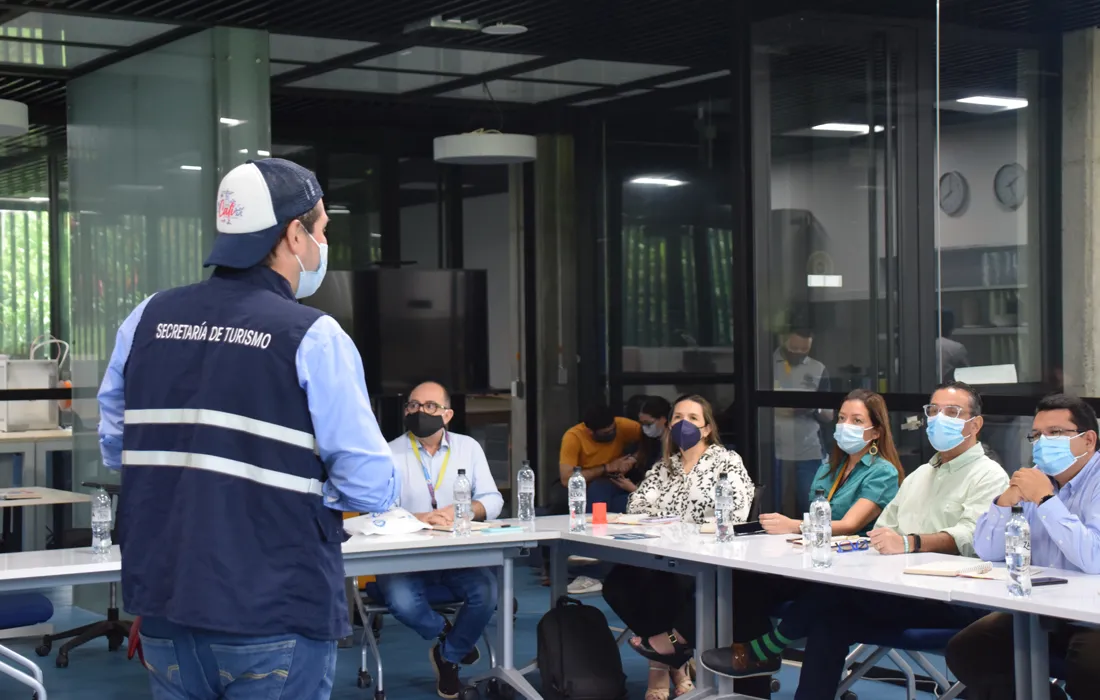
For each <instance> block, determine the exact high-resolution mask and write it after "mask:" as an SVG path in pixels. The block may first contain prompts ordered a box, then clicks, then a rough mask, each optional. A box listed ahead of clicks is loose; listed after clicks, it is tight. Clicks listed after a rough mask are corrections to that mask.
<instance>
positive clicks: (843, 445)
mask: <svg viewBox="0 0 1100 700" xmlns="http://www.w3.org/2000/svg"><path fill="white" fill-rule="evenodd" d="M833 436H834V437H835V438H836V446H835V447H834V448H833V452H832V454H831V455H830V456H829V459H827V460H826V461H825V462H823V463H822V465H821V467H820V468H818V470H817V475H816V476H815V477H814V482H813V485H812V486H811V487H810V498H811V499H812V498H813V497H814V494H815V492H816V490H817V489H819V488H820V489H824V490H825V495H826V497H827V498H828V499H829V503H830V505H831V506H832V511H833V534H834V535H855V534H862V533H864V532H866V531H867V530H869V529H870V527H871V525H872V524H873V523H874V522H875V520H876V519H878V516H879V514H880V513H882V509H883V508H885V507H886V504H887V503H889V502H890V501H891V500H893V498H894V495H895V494H897V492H898V487H899V486H900V485H901V480H902V479H903V478H904V477H905V472H904V471H903V470H902V468H901V460H899V459H898V451H897V448H895V447H894V439H893V436H892V435H891V433H890V423H889V413H888V412H887V410H886V401H884V400H883V398H882V397H881V396H879V395H878V394H876V393H874V392H873V391H865V390H863V389H857V390H856V391H853V392H852V393H850V394H848V396H847V397H845V399H844V404H843V405H842V406H841V407H840V412H839V413H838V414H837V425H836V432H834V434H833ZM760 524H761V525H763V526H764V529H765V530H767V531H768V532H769V533H771V534H782V535H787V534H798V533H799V532H800V531H801V525H802V521H801V520H795V519H794V518H788V517H787V516H785V515H781V514H779V513H765V514H763V515H761V516H760ZM813 586H814V584H812V583H809V582H806V581H799V580H797V579H792V578H784V577H781V576H769V575H767V574H758V573H755V572H748V571H738V572H736V574H735V575H734V577H733V618H734V639H738V640H743V641H740V642H735V643H734V644H733V645H732V646H730V647H723V648H719V649H710V650H708V651H705V652H703V657H702V659H703V666H705V667H706V668H708V669H711V670H713V671H717V672H719V673H722V674H725V675H728V676H733V677H734V678H736V679H738V680H737V682H736V683H734V692H736V693H742V694H746V695H751V696H756V697H768V694H769V692H770V688H769V684H770V681H771V675H772V674H774V673H777V672H778V671H779V665H780V661H781V658H782V654H783V650H784V649H785V648H786V647H787V645H789V644H790V643H791V642H792V641H793V640H796V639H800V638H801V637H804V636H805V633H806V627H807V625H808V624H809V621H810V620H812V619H813V611H814V609H815V607H814V606H815V605H816V602H815V598H814V596H813V590H812V587H813ZM788 602H789V603H790V605H788V606H787V608H786V610H785V612H783V619H782V620H781V621H780V622H779V623H778V624H776V625H773V624H772V621H771V616H772V614H774V613H777V612H778V611H779V609H780V608H779V606H780V605H781V604H782V603H788ZM854 614H858V611H856V613H854Z"/></svg>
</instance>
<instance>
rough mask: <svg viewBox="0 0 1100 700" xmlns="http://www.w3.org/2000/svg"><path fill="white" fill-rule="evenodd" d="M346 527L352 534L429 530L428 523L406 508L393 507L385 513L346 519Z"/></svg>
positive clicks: (404, 532) (396, 533)
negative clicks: (418, 518)
mask: <svg viewBox="0 0 1100 700" xmlns="http://www.w3.org/2000/svg"><path fill="white" fill-rule="evenodd" d="M344 529H345V530H346V531H347V532H348V534H351V535H408V534H411V533H413V532H419V531H420V530H427V529H428V524H427V523H424V522H421V521H420V520H417V518H416V516H415V515H413V514H412V513H410V512H409V511H407V510H405V509H404V508H391V509H390V510H388V511H386V512H385V513H367V514H366V515H360V516H359V517H357V518H348V519H347V520H345V521H344Z"/></svg>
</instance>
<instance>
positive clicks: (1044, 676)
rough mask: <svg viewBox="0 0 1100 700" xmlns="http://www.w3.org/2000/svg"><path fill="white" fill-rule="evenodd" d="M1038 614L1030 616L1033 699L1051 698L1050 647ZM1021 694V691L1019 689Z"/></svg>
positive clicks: (1048, 699)
mask: <svg viewBox="0 0 1100 700" xmlns="http://www.w3.org/2000/svg"><path fill="white" fill-rule="evenodd" d="M1040 620H1041V618H1040V617H1039V616H1038V615H1029V616H1028V621H1027V624H1028V641H1029V646H1030V656H1031V693H1030V694H1029V695H1028V696H1027V697H1030V698H1031V700H1050V649H1049V648H1048V641H1049V640H1048V636H1047V631H1046V630H1044V629H1043V627H1042V625H1041V623H1040ZM1016 694H1017V695H1019V694H1020V691H1019V690H1017V691H1016Z"/></svg>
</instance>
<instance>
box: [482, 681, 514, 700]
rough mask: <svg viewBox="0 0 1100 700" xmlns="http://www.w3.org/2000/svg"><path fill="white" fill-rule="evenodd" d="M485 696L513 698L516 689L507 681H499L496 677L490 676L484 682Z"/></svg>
mask: <svg viewBox="0 0 1100 700" xmlns="http://www.w3.org/2000/svg"><path fill="white" fill-rule="evenodd" d="M485 696H486V697H487V698H489V700H515V697H516V689H515V688H513V687H512V686H510V685H508V684H507V683H501V682H500V681H499V680H497V679H496V678H491V679H489V682H488V683H486V684H485Z"/></svg>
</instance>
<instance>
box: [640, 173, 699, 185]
mask: <svg viewBox="0 0 1100 700" xmlns="http://www.w3.org/2000/svg"><path fill="white" fill-rule="evenodd" d="M630 183H631V184H633V185H653V186H656V187H679V186H680V185H686V184H687V182H685V181H684V180H675V179H673V178H669V177H650V176H648V175H647V176H644V177H636V178H634V179H633V180H631V181H630Z"/></svg>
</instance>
